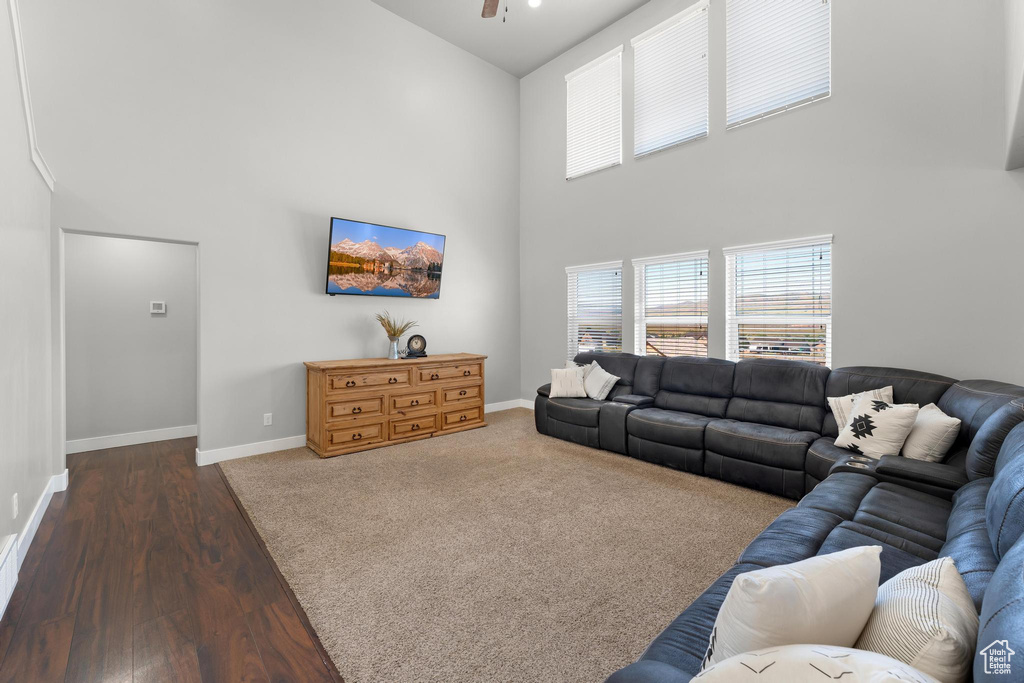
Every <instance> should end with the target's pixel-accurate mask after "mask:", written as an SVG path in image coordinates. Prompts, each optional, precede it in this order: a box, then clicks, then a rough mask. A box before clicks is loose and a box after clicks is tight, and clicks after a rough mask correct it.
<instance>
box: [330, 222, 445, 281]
mask: <svg viewBox="0 0 1024 683" xmlns="http://www.w3.org/2000/svg"><path fill="white" fill-rule="evenodd" d="M443 265H444V235H435V234H434V233H430V232H419V231H418V230H405V229H403V228H390V227H388V226H386V225H376V224H374V223H360V222H358V221H350V220H345V219H344V218H332V219H331V238H330V251H329V257H328V261H327V293H328V294H364V295H368V296H408V297H416V298H420V299H436V298H438V296H439V295H440V293H441V269H442V266H443Z"/></svg>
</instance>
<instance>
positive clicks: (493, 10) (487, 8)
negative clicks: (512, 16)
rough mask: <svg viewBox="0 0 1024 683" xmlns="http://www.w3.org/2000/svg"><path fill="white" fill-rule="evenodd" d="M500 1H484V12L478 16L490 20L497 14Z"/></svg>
mask: <svg viewBox="0 0 1024 683" xmlns="http://www.w3.org/2000/svg"><path fill="white" fill-rule="evenodd" d="M500 1H501V0H484V11H483V13H482V14H481V15H480V16H482V17H483V18H484V19H490V18H491V17H493V16H494V15H495V14H497V13H498V3H499V2H500Z"/></svg>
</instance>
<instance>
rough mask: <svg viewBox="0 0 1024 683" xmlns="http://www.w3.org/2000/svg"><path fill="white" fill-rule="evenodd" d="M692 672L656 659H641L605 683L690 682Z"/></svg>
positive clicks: (610, 677)
mask: <svg viewBox="0 0 1024 683" xmlns="http://www.w3.org/2000/svg"><path fill="white" fill-rule="evenodd" d="M692 678H693V676H691V675H690V674H688V673H686V672H685V671H683V670H681V669H677V668H675V667H674V666H672V665H671V664H666V663H665V662H659V661H658V660H656V659H641V660H640V661H639V662H633V663H632V664H630V665H629V666H627V667H625V668H623V669H619V670H618V671H616V672H615V673H613V674H612V675H611V676H609V677H608V680H607V681H605V683H689V681H690V680H691V679H692Z"/></svg>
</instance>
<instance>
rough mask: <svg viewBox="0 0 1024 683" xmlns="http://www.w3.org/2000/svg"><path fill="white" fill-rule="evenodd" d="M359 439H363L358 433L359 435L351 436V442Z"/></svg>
mask: <svg viewBox="0 0 1024 683" xmlns="http://www.w3.org/2000/svg"><path fill="white" fill-rule="evenodd" d="M361 438H363V435H362V433H359V434H353V435H352V440H353V441H359V439H361Z"/></svg>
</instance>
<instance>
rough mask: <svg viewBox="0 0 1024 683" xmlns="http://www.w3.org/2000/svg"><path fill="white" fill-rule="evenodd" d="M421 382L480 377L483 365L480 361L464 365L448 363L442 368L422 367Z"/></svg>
mask: <svg viewBox="0 0 1024 683" xmlns="http://www.w3.org/2000/svg"><path fill="white" fill-rule="evenodd" d="M419 372H420V383H421V384H422V383H424V382H442V381H444V380H451V379H466V378H468V377H480V375H481V373H482V366H481V365H480V363H466V364H464V365H446V366H444V367H441V368H420V371H419Z"/></svg>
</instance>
